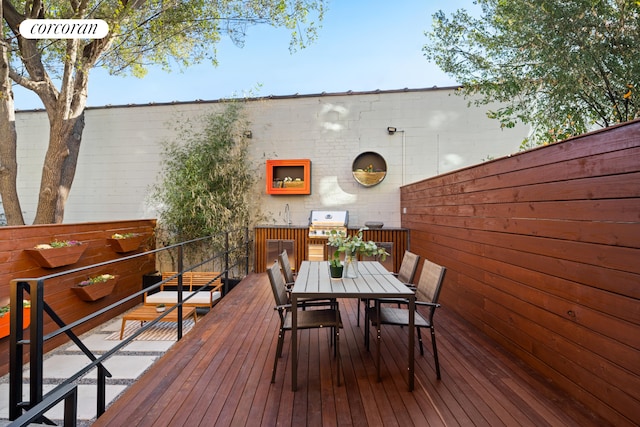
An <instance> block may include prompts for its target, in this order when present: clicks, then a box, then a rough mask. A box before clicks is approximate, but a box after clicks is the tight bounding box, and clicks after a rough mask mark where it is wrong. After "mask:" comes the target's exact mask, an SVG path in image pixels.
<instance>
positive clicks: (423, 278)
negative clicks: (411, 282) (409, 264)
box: [367, 259, 446, 379]
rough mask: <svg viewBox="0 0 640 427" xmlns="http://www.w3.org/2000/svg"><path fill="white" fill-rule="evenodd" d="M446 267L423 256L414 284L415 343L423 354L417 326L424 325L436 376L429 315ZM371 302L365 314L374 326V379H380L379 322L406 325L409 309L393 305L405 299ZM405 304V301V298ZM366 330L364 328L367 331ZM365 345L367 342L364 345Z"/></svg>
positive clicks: (437, 296) (433, 308)
mask: <svg viewBox="0 0 640 427" xmlns="http://www.w3.org/2000/svg"><path fill="white" fill-rule="evenodd" d="M445 273H446V268H445V267H443V266H441V265H438V264H435V263H433V262H431V261H429V260H427V259H425V260H424V263H423V266H422V271H421V273H420V280H419V281H418V285H417V287H416V303H415V304H416V312H415V329H416V332H417V334H418V344H419V346H420V354H421V355H424V349H423V346H422V335H421V333H420V330H421V329H423V328H428V329H429V330H430V331H431V345H432V347H433V359H434V362H435V367H436V375H437V377H438V379H440V363H439V361H438V348H437V345H436V332H435V328H434V323H433V316H434V314H435V312H436V309H437V308H438V307H440V304H438V298H439V296H440V291H441V289H442V283H443V281H444V275H445ZM373 301H374V302H375V304H374V305H373V306H372V307H369V308H368V309H367V317H368V320H369V322H371V325H372V326H376V327H377V334H376V336H377V353H376V360H377V364H378V379H380V339H381V335H382V334H381V330H382V328H381V325H392V326H409V310H408V306H405V307H397V306H396V305H397V304H398V303H399V302H400V303H401V305H404V304H405V303H403V302H402V300H397V299H389V300H384V299H377V300H373ZM385 304H393V305H394V306H393V307H389V306H385ZM406 304H408V302H406ZM418 307H426V308H427V313H426V315H424V314H423V313H421V312H420V311H418ZM367 332H368V331H367ZM367 347H368V345H367Z"/></svg>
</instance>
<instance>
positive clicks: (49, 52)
mask: <svg viewBox="0 0 640 427" xmlns="http://www.w3.org/2000/svg"><path fill="white" fill-rule="evenodd" d="M4 3H11V4H13V7H14V8H15V10H17V11H21V12H23V11H25V10H28V11H30V12H29V13H33V14H34V15H38V10H37V7H39V6H40V3H39V2H37V3H35V4H34V3H33V2H25V1H24V0H4ZM324 3H325V0H286V1H284V0H268V1H264V0H248V1H247V0H224V1H206V0H185V1H179V2H170V3H167V2H166V1H162V0H144V1H142V0H124V1H122V0H105V1H95V0H88V1H87V2H86V3H82V4H81V5H79V4H77V2H75V1H70V0H51V1H48V2H47V3H46V8H44V9H43V10H42V12H41V14H42V15H41V16H42V17H43V18H45V19H71V18H76V19H79V18H92V19H103V20H105V21H106V22H107V24H108V25H109V43H108V45H104V44H101V43H100V42H99V41H98V42H95V41H94V42H92V41H91V40H83V41H79V42H78V43H80V51H81V52H85V53H87V52H89V51H90V50H96V49H104V48H105V46H106V47H107V48H106V49H105V50H104V53H102V55H101V56H100V60H99V61H98V62H97V63H96V64H95V65H97V66H104V67H105V68H107V69H109V71H110V72H111V73H112V74H115V75H122V74H124V73H126V72H129V73H131V74H132V75H135V76H138V77H143V76H144V75H145V74H146V71H147V70H146V67H147V66H148V65H150V64H157V65H160V66H161V67H162V68H163V69H165V70H168V71H171V70H174V69H175V68H180V69H184V68H186V67H188V66H189V65H192V64H197V63H200V62H202V61H204V60H210V61H211V62H213V63H214V64H215V63H216V48H215V47H216V45H217V43H218V42H219V41H220V40H221V39H222V38H223V37H229V38H230V39H231V40H232V41H233V42H234V43H235V44H237V45H239V46H242V45H243V44H244V40H245V36H246V34H247V30H248V28H249V27H251V26H254V25H261V24H264V25H270V26H273V27H284V28H286V29H288V30H290V32H291V39H290V49H291V50H292V51H293V50H296V49H299V48H304V47H305V46H306V45H307V44H308V43H311V42H313V41H314V40H315V39H316V37H317V27H318V24H317V23H316V22H315V21H314V19H317V20H318V21H321V20H322V19H323V15H324V9H325V5H324ZM79 6H82V7H79ZM31 8H34V9H35V10H34V11H31ZM6 40H7V41H10V42H11V43H13V49H10V51H15V52H18V51H19V47H18V41H17V38H15V37H6ZM36 44H37V46H38V49H39V53H40V55H41V56H42V62H43V63H44V65H45V66H46V68H47V71H48V73H50V75H51V76H52V77H55V78H61V76H62V72H63V71H64V64H65V63H69V64H68V65H73V66H74V67H82V66H83V65H82V63H76V64H70V62H73V60H72V59H70V58H69V57H68V43H67V41H66V40H52V39H47V40H38V41H37V42H36ZM13 61H14V63H13V65H14V67H15V68H16V69H19V68H20V67H21V65H20V62H21V61H22V60H21V58H20V55H16V56H14V57H13ZM91 66H92V65H91ZM86 71H88V70H86Z"/></svg>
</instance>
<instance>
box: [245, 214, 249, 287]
mask: <svg viewBox="0 0 640 427" xmlns="http://www.w3.org/2000/svg"><path fill="white" fill-rule="evenodd" d="M244 246H245V254H246V255H245V259H244V275H245V276H248V275H249V226H246V227H245V228H244Z"/></svg>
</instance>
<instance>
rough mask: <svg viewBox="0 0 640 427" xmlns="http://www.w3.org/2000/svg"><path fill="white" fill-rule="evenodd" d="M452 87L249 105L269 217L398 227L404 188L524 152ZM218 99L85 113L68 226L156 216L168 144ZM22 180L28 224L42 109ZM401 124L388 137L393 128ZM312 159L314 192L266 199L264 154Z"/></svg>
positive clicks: (515, 136)
mask: <svg viewBox="0 0 640 427" xmlns="http://www.w3.org/2000/svg"><path fill="white" fill-rule="evenodd" d="M454 92H455V88H444V89H415V90H408V89H405V90H399V91H374V92H358V93H351V92H346V93H337V94H317V95H298V96H283V97H270V98H260V99H253V100H250V102H248V104H247V112H248V117H249V121H250V122H251V125H250V127H251V129H250V130H251V131H252V134H253V138H252V140H251V147H252V148H251V152H252V158H253V160H254V162H256V164H257V165H258V167H259V169H258V170H259V176H258V177H257V178H258V185H257V186H256V195H257V197H259V198H260V202H261V206H262V207H263V210H264V212H265V214H266V215H267V217H268V218H269V220H268V223H270V224H276V225H277V224H280V225H283V224H285V220H284V209H285V206H286V205H289V209H290V212H291V219H292V221H293V223H294V224H296V225H302V224H306V223H307V221H308V216H309V212H310V211H311V210H314V209H315V210H348V211H349V213H350V225H362V224H364V222H366V221H383V222H384V223H385V225H386V226H394V227H398V226H400V187H401V186H402V185H405V184H409V183H412V182H416V181H419V180H421V179H424V178H428V177H432V176H435V175H437V174H441V173H443V172H448V171H452V170H455V169H459V168H462V167H466V166H469V165H473V164H477V163H480V162H481V161H482V160H483V159H485V158H487V157H489V156H491V157H501V156H506V155H509V154H512V153H515V152H517V150H518V147H519V145H520V142H521V140H522V139H523V138H524V137H525V136H526V135H527V132H528V128H527V127H524V126H520V127H516V128H514V129H508V130H502V129H500V127H499V124H498V123H497V122H496V121H495V120H490V119H488V118H487V117H486V111H487V109H484V108H477V107H467V100H465V99H463V98H462V97H459V96H456V95H455V94H454ZM220 108H221V104H220V103H219V102H217V101H211V102H205V101H203V102H187V103H171V104H152V105H132V106H112V107H111V106H110V107H102V108H89V109H87V111H86V127H85V131H84V135H83V141H82V147H81V149H80V157H79V162H78V168H77V174H76V178H75V181H74V184H73V187H72V189H71V193H70V196H69V200H68V203H67V208H66V213H65V221H64V222H65V223H72V222H86V221H107V220H116V219H141V218H154V217H156V209H155V207H154V206H152V205H150V204H149V203H148V201H147V196H148V194H149V191H150V186H151V185H152V184H153V183H154V182H156V179H157V177H158V175H159V174H160V173H161V171H160V167H161V162H160V160H161V150H162V141H164V140H167V139H171V138H174V137H175V135H176V128H177V127H178V126H180V125H187V126H198V124H197V117H199V116H201V115H203V114H205V113H206V112H207V111H211V110H216V109H220ZM16 116H17V117H16V124H17V128H18V156H19V157H18V162H19V168H20V169H19V175H18V183H19V184H18V185H19V190H18V191H19V194H20V197H21V201H22V207H23V210H24V212H25V220H26V221H27V223H29V222H31V221H32V220H33V217H34V216H35V210H36V204H37V194H38V189H39V185H40V175H41V169H42V159H43V158H44V153H45V151H46V145H47V142H48V123H47V119H46V114H45V112H43V111H25V112H18V113H17V115H16ZM388 126H393V127H396V128H397V129H398V132H396V134H394V135H389V134H388V132H387V127H388ZM365 151H374V152H377V153H379V154H380V155H381V156H382V157H384V159H385V160H386V163H387V170H388V173H387V176H386V178H385V179H384V181H382V183H380V184H379V185H377V186H374V187H363V186H361V185H360V184H358V183H357V182H356V181H355V180H354V179H353V176H352V173H351V168H352V163H353V161H354V159H355V158H356V157H357V156H358V155H359V154H360V153H362V152H365ZM269 158H273V159H289V158H292V159H297V158H308V159H311V162H312V168H311V176H312V187H311V195H304V196H300V195H298V196H294V195H286V196H270V195H267V194H266V191H265V187H266V184H265V167H264V163H265V160H266V159H269Z"/></svg>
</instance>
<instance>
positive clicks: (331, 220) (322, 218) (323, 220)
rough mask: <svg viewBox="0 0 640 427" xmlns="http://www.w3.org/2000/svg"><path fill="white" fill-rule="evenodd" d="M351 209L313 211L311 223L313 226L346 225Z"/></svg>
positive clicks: (310, 218)
mask: <svg viewBox="0 0 640 427" xmlns="http://www.w3.org/2000/svg"><path fill="white" fill-rule="evenodd" d="M348 222H349V211H311V216H309V225H310V226H313V227H346V226H347V224H348Z"/></svg>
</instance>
